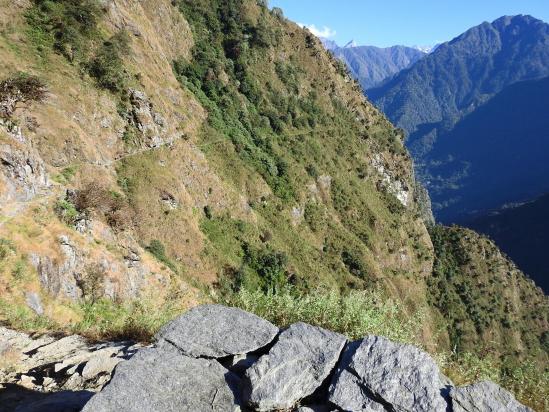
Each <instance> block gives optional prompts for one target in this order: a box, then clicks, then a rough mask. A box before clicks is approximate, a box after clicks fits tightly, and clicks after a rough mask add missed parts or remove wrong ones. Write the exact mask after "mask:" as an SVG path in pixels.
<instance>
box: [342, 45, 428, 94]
mask: <svg viewBox="0 0 549 412" xmlns="http://www.w3.org/2000/svg"><path fill="white" fill-rule="evenodd" d="M350 43H351V42H350ZM350 43H348V44H347V45H346V46H345V47H337V48H335V49H332V53H333V54H334V55H335V56H336V57H338V58H339V59H341V60H342V61H344V62H345V63H346V64H347V66H348V67H349V70H350V71H351V74H352V75H353V77H354V78H355V79H357V80H358V81H359V83H360V85H361V86H362V88H363V90H368V89H370V88H372V87H375V86H378V85H380V84H382V83H383V82H384V81H387V80H388V79H390V78H391V77H393V76H394V75H395V74H397V73H399V72H400V71H401V70H403V69H405V68H407V67H409V66H410V65H412V64H414V63H415V62H417V61H418V60H420V59H421V58H423V57H424V56H425V53H424V52H422V51H420V50H417V49H415V48H412V47H406V46H392V47H386V48H381V47H375V46H357V47H353V46H349V44H350Z"/></svg>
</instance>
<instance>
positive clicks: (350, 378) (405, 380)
mask: <svg viewBox="0 0 549 412" xmlns="http://www.w3.org/2000/svg"><path fill="white" fill-rule="evenodd" d="M449 385H450V381H449V380H448V379H447V378H446V377H444V376H443V375H442V374H441V373H440V371H439V369H438V367H437V365H436V364H435V362H434V360H433V359H432V358H431V357H430V356H429V355H427V354H426V353H425V352H422V351H421V350H419V349H418V348H416V347H415V346H412V345H401V344H397V343H395V342H391V341H390V340H388V339H385V338H382V337H379V336H367V337H366V338H364V339H363V340H362V341H358V342H354V343H353V344H351V345H349V346H348V348H347V349H346V351H345V353H344V355H343V357H342V361H341V362H340V365H339V367H338V370H337V371H336V374H335V375H334V377H333V380H332V383H331V385H330V389H329V400H330V401H331V402H332V403H334V404H336V405H337V406H339V407H340V408H341V409H343V410H345V411H376V412H377V411H383V410H385V409H388V410H391V411H403V412H404V411H417V412H446V411H447V408H448V401H447V399H446V395H445V394H446V393H447V392H448V390H449Z"/></svg>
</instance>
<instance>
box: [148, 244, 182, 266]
mask: <svg viewBox="0 0 549 412" xmlns="http://www.w3.org/2000/svg"><path fill="white" fill-rule="evenodd" d="M145 249H146V250H148V251H149V252H150V253H151V255H153V256H154V257H155V258H156V259H158V261H159V262H162V263H164V264H165V265H166V266H167V267H169V268H170V269H171V270H173V271H174V272H175V273H178V272H179V270H178V268H177V265H176V264H175V263H174V262H172V260H171V259H170V258H169V257H168V256H167V255H166V248H165V247H164V244H163V243H162V242H161V241H160V240H157V239H154V240H151V243H150V244H149V246H147V247H145Z"/></svg>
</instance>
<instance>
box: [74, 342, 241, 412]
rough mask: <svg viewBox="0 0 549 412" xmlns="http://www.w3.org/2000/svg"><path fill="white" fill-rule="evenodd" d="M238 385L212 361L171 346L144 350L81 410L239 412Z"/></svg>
mask: <svg viewBox="0 0 549 412" xmlns="http://www.w3.org/2000/svg"><path fill="white" fill-rule="evenodd" d="M238 381H239V379H238V378H237V377H236V376H235V375H234V374H232V373H231V372H229V371H228V370H227V369H225V368H224V367H223V366H221V365H220V364H219V363H218V362H217V361H215V360H211V359H194V358H190V357H188V356H185V355H182V354H181V353H180V352H178V351H177V350H176V349H175V348H170V347H169V346H166V347H164V348H150V349H143V350H141V351H139V352H137V354H136V355H135V356H133V357H132V358H131V359H130V360H128V361H126V362H122V363H120V364H119V365H118V367H117V368H116V370H115V373H114V376H113V378H112V379H111V382H110V383H109V384H108V385H107V386H106V387H105V388H104V389H103V390H102V391H101V392H99V393H98V394H96V395H95V396H94V397H93V398H92V399H91V400H90V401H89V402H88V403H87V404H86V406H85V407H84V409H83V410H82V411H83V412H112V411H117V412H136V411H162V412H172V411H173V412H176V411H177V412H180V411H204V412H207V411H216V412H224V411H227V412H233V411H239V410H240V407H239V401H238V398H237V397H236V395H235V393H237V387H238Z"/></svg>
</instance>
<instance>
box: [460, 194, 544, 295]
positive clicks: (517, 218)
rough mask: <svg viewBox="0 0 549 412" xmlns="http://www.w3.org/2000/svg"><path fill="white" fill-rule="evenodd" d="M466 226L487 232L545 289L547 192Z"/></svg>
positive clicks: (493, 212)
mask: <svg viewBox="0 0 549 412" xmlns="http://www.w3.org/2000/svg"><path fill="white" fill-rule="evenodd" d="M465 224H466V225H467V226H468V227H471V228H473V229H474V230H477V231H479V232H481V233H484V234H486V235H488V236H489V237H490V238H491V239H494V241H495V242H496V243H497V245H498V246H499V247H500V248H501V250H502V251H504V252H505V253H506V254H508V255H509V257H510V258H511V259H513V261H514V262H516V263H517V265H518V266H519V267H520V268H522V270H523V271H524V272H525V273H527V274H528V275H529V276H530V277H531V278H532V279H534V280H535V282H536V283H537V284H538V285H539V286H541V287H542V288H543V289H544V291H545V294H547V293H548V292H549V268H548V267H547V264H546V251H547V248H546V245H547V233H549V195H547V194H545V195H543V196H541V197H539V198H537V199H535V200H533V201H530V202H526V203H523V204H518V205H508V207H506V208H504V209H501V210H496V211H491V212H490V213H488V214H486V215H484V216H479V217H477V218H475V219H472V220H471V221H467V222H465Z"/></svg>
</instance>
